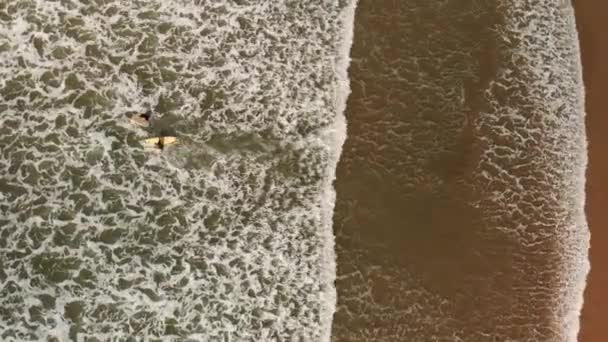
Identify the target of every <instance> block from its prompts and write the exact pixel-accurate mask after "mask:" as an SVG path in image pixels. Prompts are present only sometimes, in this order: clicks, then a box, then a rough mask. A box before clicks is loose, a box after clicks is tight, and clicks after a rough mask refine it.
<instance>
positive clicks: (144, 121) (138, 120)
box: [131, 110, 152, 127]
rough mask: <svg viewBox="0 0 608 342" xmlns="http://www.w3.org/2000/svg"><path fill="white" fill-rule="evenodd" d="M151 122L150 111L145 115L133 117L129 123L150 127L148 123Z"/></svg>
mask: <svg viewBox="0 0 608 342" xmlns="http://www.w3.org/2000/svg"><path fill="white" fill-rule="evenodd" d="M151 121H152V111H151V110H148V111H147V112H145V113H142V114H139V115H136V116H133V117H132V118H131V122H132V123H134V124H136V125H138V126H142V127H148V126H150V122H151Z"/></svg>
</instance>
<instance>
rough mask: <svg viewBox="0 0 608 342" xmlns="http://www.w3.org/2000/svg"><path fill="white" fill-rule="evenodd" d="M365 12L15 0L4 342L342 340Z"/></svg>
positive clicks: (4, 87) (2, 186) (6, 70)
mask: <svg viewBox="0 0 608 342" xmlns="http://www.w3.org/2000/svg"><path fill="white" fill-rule="evenodd" d="M355 2H356V1H355V0H348V1H312V2H302V1H287V0H284V1H272V2H261V1H260V2H255V1H246V0H233V1H227V2H215V1H179V0H170V1H160V0H154V1H121V0H115V1H113V0H95V1H73V0H62V1H43V0H37V1H35V0H30V1H25V0H23V1H10V2H8V3H7V2H3V3H0V42H2V43H0V96H1V97H2V99H3V101H2V102H1V103H0V113H1V115H0V172H1V173H2V175H3V176H2V177H1V178H0V190H1V191H0V213H1V215H0V227H1V229H0V235H1V236H0V283H2V284H3V286H2V288H1V289H0V339H1V340H2V341H41V340H44V341H47V340H48V341H66V340H82V341H84V340H87V341H89V340H90V341H107V340H112V341H131V340H134V339H135V338H137V340H140V339H141V340H155V341H288V340H289V341H324V340H325V341H327V340H329V338H330V330H331V318H332V315H333V313H334V310H335V305H336V295H335V288H334V285H333V282H334V278H335V255H334V250H333V247H334V242H333V241H334V240H333V233H332V226H331V221H332V212H333V205H334V201H335V193H334V189H333V185H332V181H333V179H334V175H335V167H336V163H337V160H338V158H339V155H340V150H341V146H342V143H343V141H344V139H345V136H346V131H345V129H346V127H345V120H344V116H343V111H344V108H345V105H346V98H347V96H348V92H349V86H348V77H347V68H348V64H349V58H348V51H349V48H350V44H351V41H352V22H353V18H354V8H355ZM147 109H152V110H154V111H155V112H156V113H157V118H158V122H159V124H160V125H161V126H163V127H162V128H163V129H170V130H172V131H173V132H174V134H175V135H177V136H178V139H179V140H180V142H179V143H178V144H177V145H176V146H172V147H171V148H168V149H167V150H166V151H164V152H163V153H161V154H158V153H149V151H145V150H144V149H143V148H142V147H141V145H140V144H139V140H140V139H142V138H145V137H147V136H149V135H150V132H147V131H145V130H142V129H138V128H135V127H133V126H131V125H130V124H129V121H128V117H127V115H131V114H134V113H137V112H141V111H145V110H147Z"/></svg>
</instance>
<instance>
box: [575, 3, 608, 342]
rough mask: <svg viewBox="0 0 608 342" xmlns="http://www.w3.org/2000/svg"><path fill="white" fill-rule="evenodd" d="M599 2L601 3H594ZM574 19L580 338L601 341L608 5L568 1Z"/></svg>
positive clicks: (607, 256) (606, 237)
mask: <svg viewBox="0 0 608 342" xmlns="http://www.w3.org/2000/svg"><path fill="white" fill-rule="evenodd" d="M598 5H600V8H598ZM573 7H574V9H575V15H576V24H577V29H578V33H579V42H580V47H581V59H582V64H583V80H584V84H585V108H586V112H587V115H586V125H587V139H588V158H589V161H588V168H587V179H586V208H585V211H586V214H587V221H588V223H589V229H590V231H591V249H590V252H589V259H590V262H591V271H590V273H589V275H588V277H587V285H586V288H585V293H584V303H583V309H582V311H581V314H580V330H579V334H578V340H579V341H580V342H602V341H605V340H606V336H607V334H608V330H607V329H606V326H605V323H604V322H605V317H606V315H608V309H607V308H608V297H607V296H606V295H605V294H604V291H605V289H606V288H608V272H607V271H608V270H606V266H605V265H606V261H608V250H607V249H606V248H605V245H606V244H608V231H606V230H605V229H602V228H603V226H604V225H606V222H607V220H606V216H605V214H604V213H603V211H604V210H605V208H604V207H605V203H606V199H607V198H608V196H607V191H606V189H607V188H608V182H607V181H606V179H605V175H606V174H608V158H606V156H605V151H604V149H603V147H604V146H605V145H606V141H605V138H604V134H605V132H606V131H607V130H608V117H606V113H605V112H606V110H605V109H604V107H605V103H604V99H603V97H604V96H605V95H604V94H603V89H606V87H608V68H607V67H606V65H605V63H603V61H604V60H605V59H606V58H608V47H607V46H606V44H605V43H604V42H603V41H602V39H601V34H599V32H602V31H601V29H602V28H603V27H607V26H608V25H607V24H606V23H605V19H604V16H603V13H606V10H608V5H607V4H605V3H603V4H600V3H595V2H594V3H591V1H581V0H578V1H573Z"/></svg>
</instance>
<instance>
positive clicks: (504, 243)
mask: <svg viewBox="0 0 608 342" xmlns="http://www.w3.org/2000/svg"><path fill="white" fill-rule="evenodd" d="M351 59H352V61H351V66H350V69H349V74H350V77H351V88H352V93H351V95H350V97H349V99H348V105H347V110H346V119H347V124H348V137H347V139H346V142H345V144H344V147H343V151H342V155H341V158H340V162H339V165H338V170H337V178H336V191H337V200H336V211H335V217H334V229H335V232H336V253H337V256H338V258H337V280H336V288H337V294H338V306H337V311H336V314H335V317H334V322H333V337H334V340H335V341H382V342H387V341H399V342H400V341H408V342H417V341H420V342H427V341H450V342H451V341H467V342H468V341H475V342H476V341H530V342H532V341H535V342H536V341H546V342H556V341H576V334H577V332H578V326H579V323H578V319H579V314H580V309H581V305H582V294H583V288H584V286H585V277H586V274H587V271H588V269H589V264H588V260H587V250H588V247H589V232H588V229H587V223H586V219H585V216H584V211H583V207H584V182H585V177H584V171H585V166H586V162H587V160H586V137H585V130H584V107H583V86H582V78H581V66H580V56H579V49H578V37H577V33H576V30H575V23H574V15H573V10H572V7H571V5H570V2H569V1H552V0H538V1H373V2H372V1H361V2H359V4H358V6H357V15H356V17H355V29H354V41H353V46H352V50H351Z"/></svg>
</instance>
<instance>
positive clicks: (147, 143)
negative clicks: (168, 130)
mask: <svg viewBox="0 0 608 342" xmlns="http://www.w3.org/2000/svg"><path fill="white" fill-rule="evenodd" d="M161 140H162V144H163V145H164V146H169V145H173V144H175V143H176V142H177V138H176V137H171V136H166V137H153V138H147V139H144V140H141V144H142V145H144V147H156V148H158V147H159V143H160V142H161Z"/></svg>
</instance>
